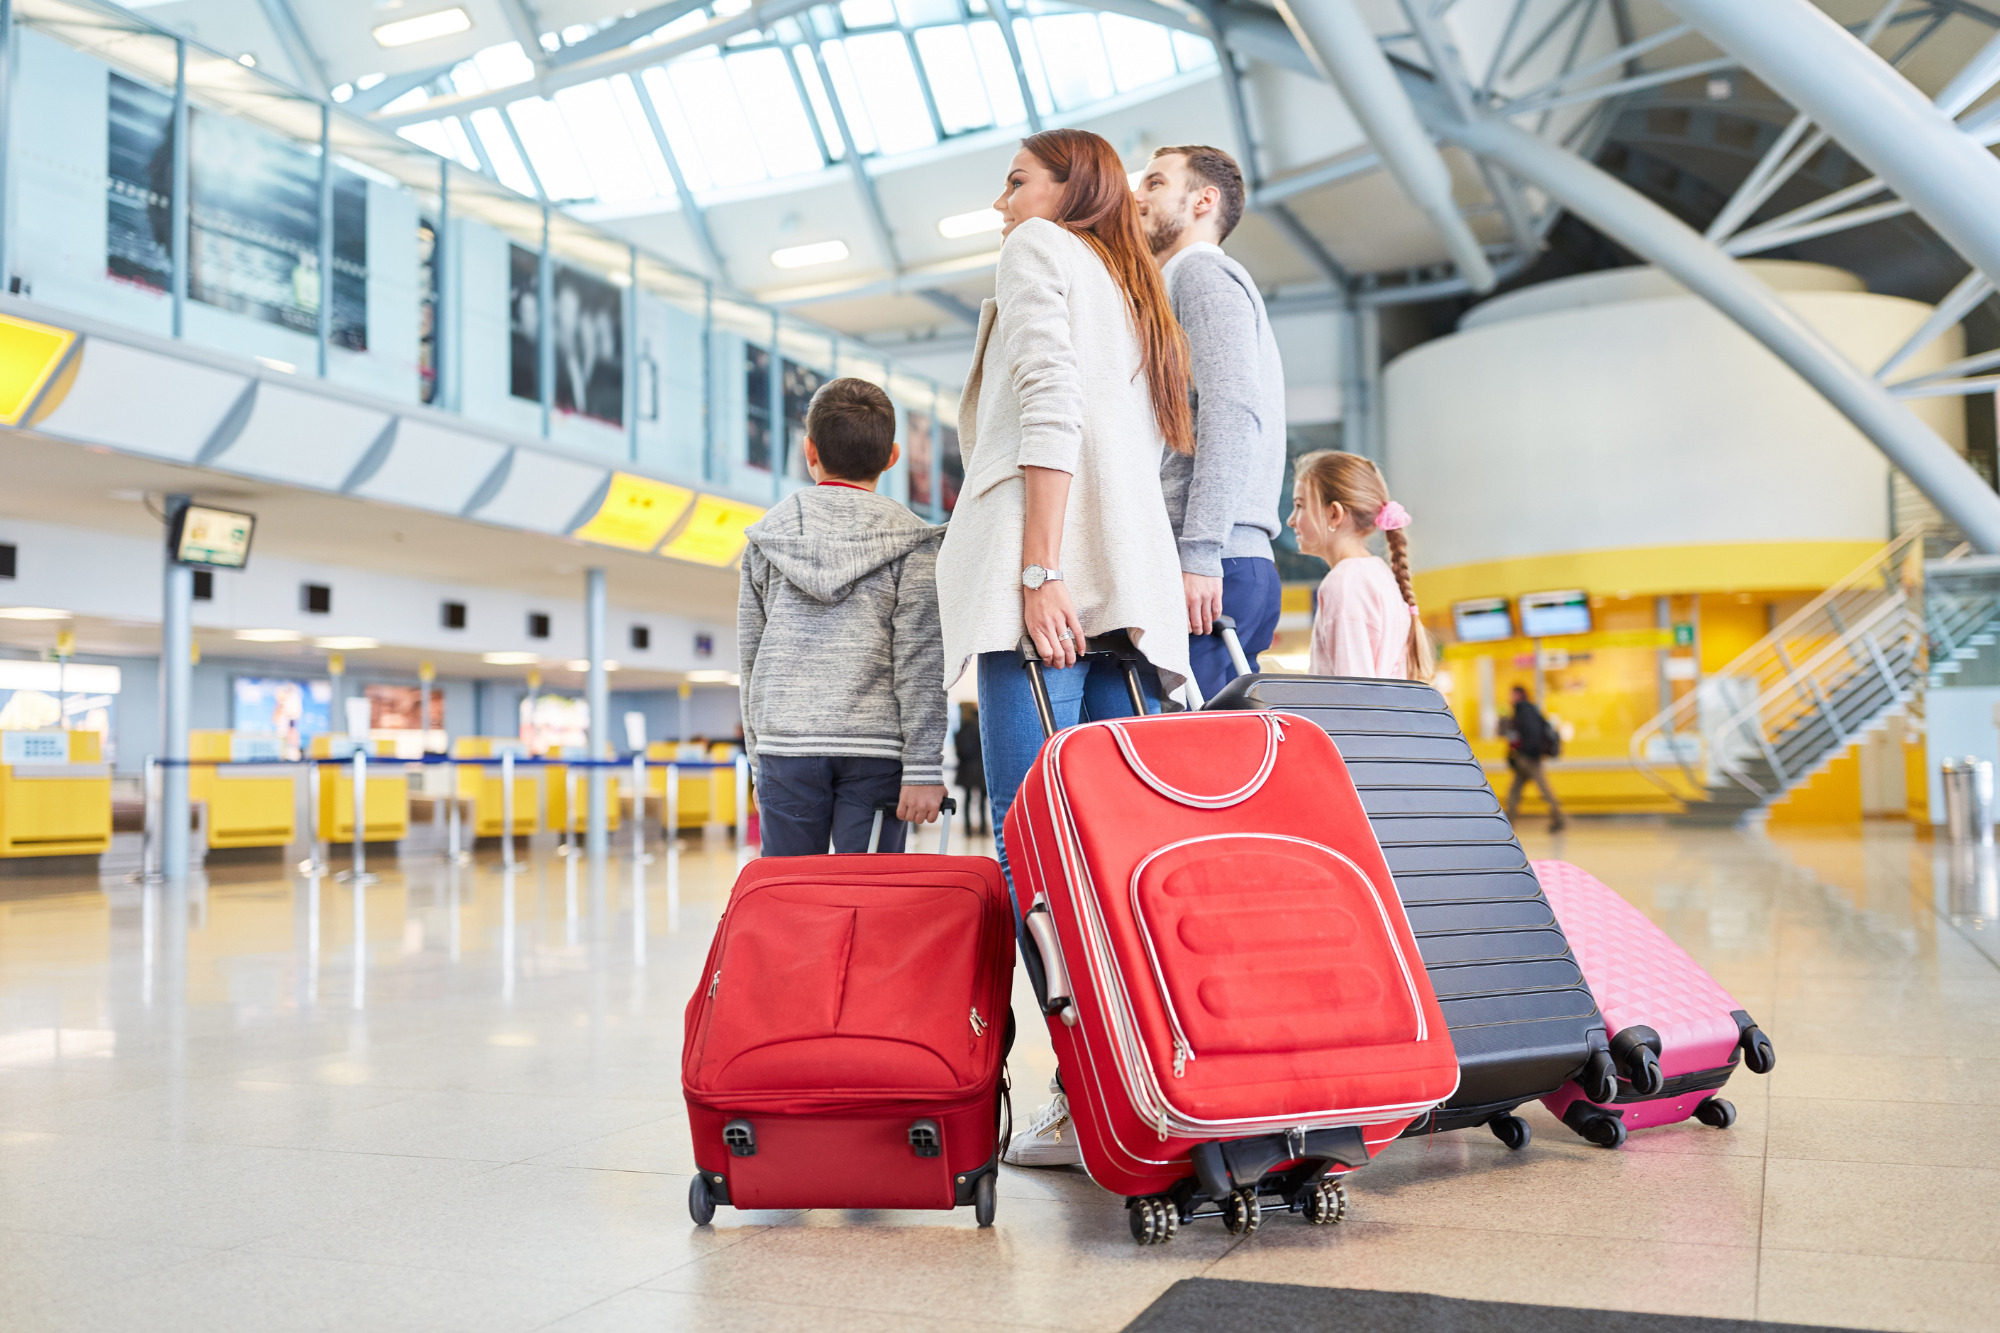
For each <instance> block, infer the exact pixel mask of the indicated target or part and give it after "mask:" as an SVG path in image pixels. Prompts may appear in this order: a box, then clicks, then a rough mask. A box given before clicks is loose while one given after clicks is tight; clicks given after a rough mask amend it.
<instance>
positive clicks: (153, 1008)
mask: <svg viewBox="0 0 2000 1333" xmlns="http://www.w3.org/2000/svg"><path fill="white" fill-rule="evenodd" d="M1528 842H1529V845H1530V851H1531V853H1533V854H1535V855H1552V854H1560V855H1563V856H1566V857H1567V858H1568V859H1571V860H1574V861H1577V862H1579V863H1580V864H1583V865H1585V866H1586V867H1588V868H1590V869H1592V870H1595V871H1596V872H1598V873H1599V874H1600V875H1601V876H1602V877H1603V878H1605V879H1606V880H1607V881H1609V882H1610V883H1611V884H1612V885H1614V886H1615V887H1617V888H1618V889H1619V890H1621V891H1622V892H1624V893H1625V894H1626V895H1627V896H1628V897H1630V898H1631V899H1632V900H1633V901H1634V902H1635V903H1637V904H1638V905H1639V906H1640V907H1642V908H1643V909H1644V910H1645V911H1647V912H1648V913H1649V914H1651V915H1652V916H1653V917H1654V919H1656V920H1657V921H1659V922H1660V923H1662V924H1663V925H1664V926H1666V927H1667V929H1668V930H1670V931H1671V932H1672V933H1673V934H1674V936H1675V937H1676V938H1677V939H1679V940H1680V941H1681V942H1682V943H1683V944H1685V945H1686V946H1687V947H1688V948H1689V949H1690V950H1692V951H1693V952H1694V954H1695V955H1696V956H1697V957H1698V958H1700V959H1701V960H1702V961H1703V962H1705V963H1706V964H1708V965H1709V967H1711V968H1712V969H1713V970H1714V971H1715V973H1716V975H1717V976H1718V977H1719V978H1720V979H1721V980H1722V981H1723V982H1724V984H1726V985H1728V986H1729V987H1731V988H1732V989H1733V990H1734V991H1735V992H1736V994H1737V996H1738V997H1739V998H1740V999H1741V1001H1742V1002H1743V1004H1744V1005H1745V1006H1746V1007H1747V1008H1749V1009H1750V1011H1751V1012H1752V1013H1753V1014H1754V1015H1756V1017H1757V1018H1758V1020H1759V1021H1760V1022H1761V1023H1762V1024H1763V1026H1764V1027H1765V1028H1766V1029H1767V1030H1768V1031H1769V1032H1770V1033H1771V1034H1772V1036H1773V1037H1774V1039H1775V1040H1776V1042H1777V1046H1778V1052H1779V1063H1778V1068H1777V1070H1776V1072H1775V1073H1774V1074H1772V1075H1771V1076H1770V1077H1769V1078H1756V1077H1753V1076H1750V1075H1747V1074H1739V1075H1738V1077H1737V1079H1736V1080H1735V1082H1734V1083H1732V1085H1731V1087H1730V1090H1729V1094H1728V1095H1729V1096H1730V1097H1731V1098H1732V1099H1733V1100H1734V1101H1735V1102H1736V1104H1737V1106H1738V1108H1739V1110H1740V1113H1741V1115H1740V1119H1739V1120H1738V1122H1737V1124H1736V1126H1735V1128H1734V1129H1732V1130H1729V1131H1727V1132H1718V1131H1715V1130H1709V1129H1704V1128H1701V1127H1699V1126H1696V1125H1692V1124H1690V1125H1686V1126H1682V1127H1678V1128H1673V1129H1662V1130H1652V1131H1647V1132H1645V1133H1641V1134H1637V1135H1635V1136H1634V1137H1633V1139H1632V1142H1631V1143H1630V1144H1629V1145H1628V1146H1627V1147H1626V1148H1625V1149H1624V1150H1623V1151H1622V1152H1617V1153H1611V1152H1605V1151H1603V1150H1600V1149H1596V1148H1591V1147H1587V1146H1585V1145H1584V1144H1583V1143H1581V1142H1580V1141H1579V1140H1577V1139H1575V1138H1574V1137H1572V1136H1571V1135H1570V1134H1569V1133H1568V1131H1566V1130H1564V1129H1563V1128H1562V1127H1561V1126H1560V1125H1558V1124H1557V1123H1556V1122H1555V1121H1553V1120H1552V1119H1551V1118H1550V1117H1548V1116H1547V1115H1545V1114H1542V1113H1541V1112H1540V1110H1539V1108H1536V1109H1535V1110H1534V1111H1532V1112H1530V1113H1529V1115H1530V1119H1531V1120H1532V1122H1533V1124H1534V1129H1535V1141H1534V1143H1533V1144H1532V1145H1531V1146H1530V1147H1529V1148H1528V1149H1527V1150H1526V1151H1525V1152H1522V1153H1518V1154H1509V1153H1508V1152H1507V1151H1506V1150H1505V1149H1504V1148H1502V1147H1501V1146H1500V1145H1499V1143H1497V1142H1496V1141H1495V1140H1494V1139H1493V1138H1491V1137H1490V1136H1489V1135H1487V1134H1486V1133H1485V1132H1484V1131H1475V1132H1472V1133H1461V1134H1456V1135H1447V1136H1442V1137H1440V1138H1438V1139H1435V1140H1433V1141H1430V1142H1410V1143H1403V1144H1397V1145H1394V1146H1392V1147H1391V1148H1390V1149H1389V1150H1388V1151H1387V1152H1386V1153H1384V1155H1383V1156H1382V1157H1381V1158H1380V1159H1378V1161H1377V1162H1376V1163H1375V1164H1374V1165H1372V1166H1371V1167H1369V1168H1368V1169H1367V1170H1365V1171H1363V1172H1361V1173H1360V1174H1359V1175H1358V1176H1357V1177H1356V1178H1355V1179H1354V1181H1353V1185H1352V1196H1353V1197H1352V1208H1351V1220H1350V1221H1349V1222H1348V1223H1347V1224H1346V1225H1345V1226H1342V1227H1339V1228H1336V1229H1331V1230H1318V1229H1313V1228H1308V1227H1306V1226H1304V1225H1303V1224H1302V1223H1299V1222H1298V1221H1296V1220H1295V1219H1292V1218H1286V1217H1276V1218H1273V1219H1272V1220H1270V1221H1269V1222H1268V1223H1267V1224H1266V1226H1265V1228H1264V1229H1263V1230H1261V1231H1259V1232H1258V1233H1257V1234H1255V1235H1253V1236H1251V1237H1249V1238H1247V1239H1244V1240H1240V1241H1239V1240H1235V1239H1232V1238H1230V1237H1228V1236H1226V1235H1225V1234H1224V1233H1223V1232H1222V1229H1221V1227H1220V1226H1219V1225H1218V1224H1216V1223H1214V1222H1206V1223H1198V1224H1195V1225H1194V1226H1192V1227H1190V1228H1189V1229H1187V1230H1185V1231H1183V1232H1182V1233H1181V1236H1180V1238H1179V1239H1178V1240H1176V1241H1175V1242H1174V1243H1173V1244H1172V1245H1169V1246H1166V1247H1162V1248H1159V1249H1152V1250H1140V1249H1138V1248H1137V1247H1135V1246H1134V1245H1133V1244H1132V1243H1131V1241H1130V1239H1129V1237H1128V1235H1127V1232H1126V1229H1125V1223H1124V1219H1123V1215H1122V1211H1121V1209H1120V1208H1119V1206H1118V1203H1117V1201H1116V1200H1115V1199H1113V1198H1111V1197H1110V1196H1107V1195H1105V1194H1103V1193H1102V1192H1100V1191H1099V1190H1097V1189H1096V1187H1094V1186H1093V1185H1092V1184H1091V1183H1090V1182H1089V1181H1088V1180H1087V1179H1086V1178H1084V1177H1083V1176H1082V1175H1081V1174H1079V1173H1074V1172H1067V1171H1061V1172H1009V1173H1007V1174H1005V1175H1004V1176H1003V1180H1002V1186H1001V1200H1000V1210H999V1222H998V1225H997V1226H996V1227H995V1228H994V1229H993V1230H991V1231H979V1230H977V1229H975V1228H974V1227H973V1225H972V1221H971V1218H970V1216H969V1213H966V1212H960V1213H958V1214H955V1215H949V1214H873V1213H849V1214H841V1213H831V1212H809V1213H800V1214H785V1215H778V1214H769V1215H760V1214H742V1213H737V1212H733V1211H731V1210H728V1209H724V1210H723V1211H722V1212H721V1214H720V1215H719V1216H718V1218H717V1222H716V1225H715V1226H714V1227H713V1229H702V1230H697V1229H695V1228H693V1227H692V1226H690V1224H689V1222H688V1218H687V1213H686V1211H685V1197H686V1191H687V1183H688V1177H687V1172H688V1171H689V1170H690V1169H691V1161H690V1153H689V1146H688V1142H687V1137H686V1129H685V1120H684V1117H683V1112H682V1107H681V1103H680V1100H679V1094H678V1060H679V1048H680V1024H681V1009H682V1006H683V1004H684V1003H685V1001H686V999H687V996H688V993H689V991H690V990H691V988H692V986H693V984H694V981H695V978H696V976H697V974H698V973H699V971H700V966H701V958H702V954H703V951H704V949H705V948H706V946H707V943H708V939H709V934H710V931H711V929H712V927H713V924H714V921H715V917H716V912H717V908H718V906H719V904H720V902H721V900H722V898H723V895H724V893H725V891H726V888H727V885H728V882H729V880H730V878H731V876H732V873H733V869H734V859H733V855H732V854H731V852H730V851H729V850H728V849H727V848H726V847H723V846H722V845H720V844H713V843H712V844H710V845H709V846H708V847H707V848H703V847H702V846H701V845H700V844H697V843H694V842H689V843H687V844H685V847H686V850H685V851H684V852H683V853H682V854H681V855H680V856H679V857H678V859H677V862H676V863H674V864H672V865H670V864H669V861H668V859H667V858H666V857H664V856H662V857H661V858H660V859H659V860H656V861H654V862H653V863H652V864H650V865H645V866H642V867H638V868H637V869H635V868H634V867H633V866H632V865H631V864H630V863H629V861H624V860H615V861H613V862H612V863H611V864H610V866H609V867H608V868H607V869H606V871H605V872H604V874H603V876H602V878H601V879H598V878H594V877H593V876H592V874H591V872H590V870H589V867H587V866H582V867H577V868H576V871H575V873H574V877H572V874H571V867H570V864H569V863H568V862H566V861H563V860H560V859H558V858H555V857H553V856H549V855H540V856H538V857H537V858H536V859H535V860H533V861H532V862H531V863H530V864H528V865H527V866H526V867H525V868H524V869H523V870H522V871H521V872H520V873H518V874H516V875H513V876H505V875H503V874H501V873H500V871H499V868H498V867H497V865H494V864H491V863H489V862H488V861H486V860H482V861H481V863H480V864H479V865H477V866H476V867H471V868H466V869H457V870H455V869H451V868H448V867H446V866H444V865H442V864H439V863H438V862H437V861H435V860H434V859H426V860H422V861H419V860H417V859H414V858H413V859H412V860H410V861H408V862H405V863H403V864H401V865H400V866H399V865H396V864H394V863H389V864H387V865H380V866H376V867H375V868H377V869H380V870H381V871H382V877H381V880H380V882H378V883H376V884H374V885H372V886H370V887H368V888H367V889H366V891H365V893H364V894H363V895H362V896H361V897H360V898H359V899H357V897H356V895H355V894H354V892H353V891H352V890H351V889H350V887H349V886H348V885H347V884H345V883H341V882H337V881H335V880H333V879H330V878H329V879H319V880H308V879H305V878H302V877H297V876H290V875H287V874H286V873H284V869H283V868H282V867H281V866H279V865H277V864H276V863H273V864H271V865H270V866H268V867H236V868H231V869H217V870H215V871H214V872H212V873H211V875H210V876H209V878H208V881H207V883H206V885H205V887H203V886H197V887H195V888H194V889H192V890H191V891H188V892H186V893H184V894H180V895H176V894H175V893H173V892H170V891H167V890H163V889H160V888H153V889H141V888H139V887H136V886H131V885H126V884H122V883H118V884H104V885H100V884H98V883H96V882H94V881H91V882H67V883H64V882H37V881H33V880H27V879H21V878H18V877H17V878H11V879H0V1327H4V1328H6V1329H8V1330H10V1331H12V1333H27V1331H28V1330H40V1329H62V1330H85V1329H113V1328H115V1329H146V1330H149V1331H150V1330H169V1329H180V1328H190V1329H193V1328H199V1329H203V1330H226V1329H236V1328H244V1329H252V1328H254V1329H260V1330H271V1329H282V1330H289V1329H322V1328H324V1329H340V1330H353V1329H371V1330H373V1329H398V1328H412V1329H458V1328H463V1329H476V1330H506V1329H536V1328H543V1327H554V1328H559V1329H565V1330H569V1329H575V1330H599V1329H624V1328H662V1327H690V1328H695V1327H699V1328H703V1329H714V1328H725V1329H726V1328H738V1327H741V1328H766V1327H771V1326H775V1325H779V1324H781V1323H782V1324H787V1325H798V1326H804V1327H811V1328H814V1329H844V1328H857V1329H860V1328H865V1329H871V1330H873V1329H903V1328H909V1329H919V1328H921V1329H933V1328H939V1327H996V1328H998V1327H1049V1328H1064V1329H1114V1328H1117V1327H1119V1326H1120V1325H1122V1324H1123V1323H1125V1322H1126V1321H1127V1320H1129V1319H1130V1318H1131V1317H1132V1316H1133V1315H1135V1314H1136V1313H1137V1312H1138V1311H1139V1310H1141V1309H1142V1308H1144V1307H1145V1305H1146V1304H1147V1303H1148V1302H1149V1301H1151V1300H1152V1299H1153V1298H1154V1297H1155V1296H1156V1295H1157V1294H1158V1293H1159V1292H1160V1291H1162V1290H1163V1289H1164V1288H1165V1287H1166V1286H1167V1285H1168V1284H1170V1283H1171V1282H1173V1281H1174V1280H1176V1279H1178V1278H1181V1277H1186V1276H1192V1275H1206V1276H1210V1277H1217V1278H1248V1279H1259V1280H1265V1281H1278V1282H1294V1283H1316V1284H1327V1285H1345V1286H1360V1287H1383V1288H1417V1289H1422V1290H1428V1291H1434V1292H1439V1293H1444V1294H1448V1295H1460V1296H1482V1297H1488V1298H1495V1299H1502V1300H1521V1301H1533V1302H1546V1303H1552V1304H1569V1305H1586V1306H1599V1307H1615V1308H1623V1309H1636V1310H1648V1311H1673V1312H1682V1313H1699V1314H1716V1315H1729V1316H1737V1317H1749V1316H1756V1317H1760V1318H1764V1319H1773V1320H1797V1321H1809V1322H1817V1323H1830V1324H1852V1325H1861V1326H1869V1327H1876V1328H1908V1329H1981V1330H1985V1329H1991V1328H1993V1327H1995V1326H1996V1324H2000V1168H1996V1167H1995V1164H1994V1146H1995V1145H1996V1144H2000V965H1996V959H2000V938H1996V937H2000V923H1996V922H1995V921H1993V920H1992V919H1991V917H1992V914H1993V913H1994V912H1995V911H1996V910H2000V905H1996V904H1995V903H1994V902H1992V901H1991V899H1992V897H1993V894H1992V893H1991V891H1989V894H1988V899H1989V901H1987V903H1986V911H1987V913H1988V915H1987V917H1986V918H1985V919H1984V921H1983V924H1982V923H1981V920H1980V918H1979V916H1978V911H1977V909H1978V907H1979V896H1978V894H1977V892H1976V886H1975V888H1974V889H1973V890H1972V891H1969V892H1968V891H1961V892H1960V894H1959V895H1958V896H1959V899H1961V900H1962V901H1960V902H1959V904H1958V906H1959V909H1960V910H1959V911H1958V912H1957V913H1956V914H1954V912H1953V901H1954V900H1953V896H1952V890H1951V887H1950V883H1949V878H1950V877H1949V875H1948V874H1947V871H1948V868H1949V862H1948V858H1947V857H1945V855H1944V854H1943V853H1942V852H1941V851H1940V852H1934V851H1933V849H1932V847H1931V845H1930V844H1929V843H1926V842H1917V841H1914V840H1913V839H1912V838H1911V837H1910V834H1909V831H1908V830H1907V829H1906V828H1901V827H1893V826H1887V827H1883V828H1881V829H1879V830H1877V829H1871V830H1869V831H1868V832H1867V833H1866V834H1865V835H1862V834H1853V833H1848V834H1828V835H1825V836H1820V837H1803V836H1799V835H1796V834H1787V835H1785V836H1782V837H1776V838H1772V839H1768V840H1767V839H1764V838H1761V837H1756V836H1746V835H1738V834H1725V833H1688V832H1678V831H1671V832H1670V831H1668V830H1666V829H1664V828H1662V827H1660V826H1658V825H1653V824H1589V823H1582V824H1579V825H1576V826H1573V831H1572V832H1571V833H1570V834H1569V835H1568V836H1567V837H1566V838H1565V839H1564V840H1562V842H1561V843H1560V844H1559V845H1558V844H1552V843H1551V842H1550V840H1549V839H1547V838H1546V837H1543V836H1541V835H1539V834H1538V833H1535V832H1532V831H1531V832H1530V833H1529V835H1528ZM1020 1011H1021V1012H1022V1013H1023V1014H1024V1015H1025V1014H1026V1013H1027V1012H1029V1011H1028V1009H1027V1008H1026V1007H1021V1010H1020ZM1050 1070H1051V1057H1050V1054H1049V1050H1048V1047H1047V1044H1046V1041H1045V1040H1044V1039H1043V1038H1042V1034H1041V1033H1040V1031H1039V1030H1033V1031H1030V1032H1029V1033H1027V1034H1026V1036H1025V1037H1024V1040H1023V1042H1022V1045H1021V1047H1020V1048H1019V1049H1018V1050H1017V1054H1016V1058H1015V1081H1016V1086H1017V1088H1019V1089H1022V1090H1023V1091H1022V1093H1021V1094H1020V1096H1021V1101H1022V1102H1023V1103H1024V1104H1023V1105H1022V1106H1021V1107H1020V1108H1019V1109H1020V1110H1021V1111H1022V1113H1023V1114H1026V1112H1027V1111H1028V1109H1029V1108H1030V1105H1031V1104H1032V1102H1033V1100H1035V1096H1034V1094H1035V1093H1036V1092H1038V1090H1039V1089H1040V1087H1041V1086H1042V1085H1043V1084H1044V1083H1045V1081H1046V1079H1047V1077H1048V1074H1049V1073H1050Z"/></svg>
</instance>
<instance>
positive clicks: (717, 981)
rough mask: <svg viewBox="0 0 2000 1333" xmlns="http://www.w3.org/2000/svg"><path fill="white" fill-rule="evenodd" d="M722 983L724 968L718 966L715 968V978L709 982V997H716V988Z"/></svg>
mask: <svg viewBox="0 0 2000 1333" xmlns="http://www.w3.org/2000/svg"><path fill="white" fill-rule="evenodd" d="M721 984H722V969H721V968H719V967H718V968H716V969H715V976H714V978H713V979H712V980H711V981H710V982H709V983H708V998H709V999H711V1000H712V999H714V998H715V988H716V987H717V986H720V985H721Z"/></svg>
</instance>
